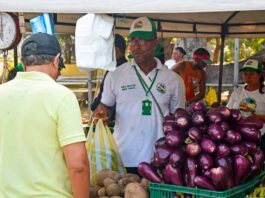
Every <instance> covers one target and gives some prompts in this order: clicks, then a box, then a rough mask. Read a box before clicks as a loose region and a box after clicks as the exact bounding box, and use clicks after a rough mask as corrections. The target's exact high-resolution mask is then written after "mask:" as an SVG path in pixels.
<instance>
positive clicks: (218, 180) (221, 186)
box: [210, 166, 228, 190]
mask: <svg viewBox="0 0 265 198" xmlns="http://www.w3.org/2000/svg"><path fill="white" fill-rule="evenodd" d="M210 172H211V178H212V182H213V184H214V185H215V186H216V188H217V190H225V189H227V176H228V173H227V171H226V170H225V169H224V168H223V167H221V166H219V167H217V168H212V169H211V170H210Z"/></svg>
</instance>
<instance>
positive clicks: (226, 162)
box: [215, 157, 234, 189]
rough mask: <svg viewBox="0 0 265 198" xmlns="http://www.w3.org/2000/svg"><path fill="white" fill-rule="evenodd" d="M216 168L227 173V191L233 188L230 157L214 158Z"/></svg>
mask: <svg viewBox="0 0 265 198" xmlns="http://www.w3.org/2000/svg"><path fill="white" fill-rule="evenodd" d="M215 164H216V166H219V167H223V168H224V169H225V171H226V173H227V189H229V188H232V187H234V180H233V168H232V160H231V158H230V157H217V158H215Z"/></svg>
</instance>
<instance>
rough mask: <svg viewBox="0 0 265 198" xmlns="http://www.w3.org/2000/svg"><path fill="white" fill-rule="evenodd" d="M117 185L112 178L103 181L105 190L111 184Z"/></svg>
mask: <svg viewBox="0 0 265 198" xmlns="http://www.w3.org/2000/svg"><path fill="white" fill-rule="evenodd" d="M113 183H116V182H115V181H114V180H113V179H111V178H105V179H104V180H103V184H104V186H105V188H107V187H108V186H109V185H110V184H113Z"/></svg>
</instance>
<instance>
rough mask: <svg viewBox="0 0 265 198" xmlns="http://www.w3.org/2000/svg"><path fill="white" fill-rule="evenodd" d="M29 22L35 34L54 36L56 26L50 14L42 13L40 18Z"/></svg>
mask: <svg viewBox="0 0 265 198" xmlns="http://www.w3.org/2000/svg"><path fill="white" fill-rule="evenodd" d="M29 21H30V26H31V29H32V33H33V34H36V33H39V32H42V33H47V34H50V35H54V24H53V20H52V16H51V15H50V14H48V13H42V14H41V15H40V16H37V17H35V18H33V19H30V20H29Z"/></svg>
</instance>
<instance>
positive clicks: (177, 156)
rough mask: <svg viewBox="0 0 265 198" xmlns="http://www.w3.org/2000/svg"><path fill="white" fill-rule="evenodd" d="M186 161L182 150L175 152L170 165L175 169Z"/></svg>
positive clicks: (172, 154) (170, 158)
mask: <svg viewBox="0 0 265 198" xmlns="http://www.w3.org/2000/svg"><path fill="white" fill-rule="evenodd" d="M184 160H185V156H184V152H183V151H182V150H180V149H179V150H175V151H173V153H171V155H170V157H169V163H170V164H171V165H172V166H173V167H176V168H177V167H180V166H181V165H182V164H183V162H184Z"/></svg>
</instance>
